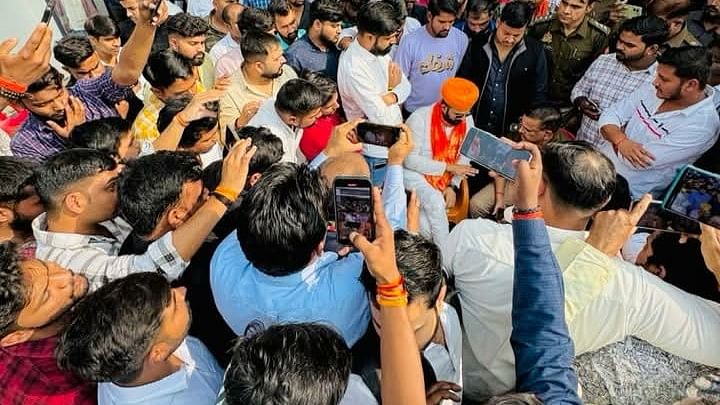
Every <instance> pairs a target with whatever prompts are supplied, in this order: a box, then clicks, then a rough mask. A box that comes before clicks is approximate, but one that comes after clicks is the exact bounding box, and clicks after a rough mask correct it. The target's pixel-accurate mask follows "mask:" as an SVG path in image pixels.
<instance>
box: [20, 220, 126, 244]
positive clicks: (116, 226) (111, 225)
mask: <svg viewBox="0 0 720 405" xmlns="http://www.w3.org/2000/svg"><path fill="white" fill-rule="evenodd" d="M102 226H103V227H104V228H106V229H107V230H108V231H109V232H110V233H111V234H112V235H114V237H113V238H108V237H107V236H102V235H81V234H78V233H63V232H50V231H48V230H47V229H48V226H47V213H42V214H40V215H39V216H38V217H37V218H35V220H33V222H32V229H33V235H35V240H36V241H37V242H38V243H39V244H40V243H41V244H44V245H48V246H51V247H55V248H60V249H82V248H86V247H88V245H89V244H91V243H113V244H120V243H121V242H122V239H123V234H125V235H124V236H127V234H129V230H128V229H130V228H126V227H129V225H127V223H125V222H121V221H119V218H117V219H114V220H110V221H106V222H103V223H102ZM126 231H127V233H125V232H126Z"/></svg>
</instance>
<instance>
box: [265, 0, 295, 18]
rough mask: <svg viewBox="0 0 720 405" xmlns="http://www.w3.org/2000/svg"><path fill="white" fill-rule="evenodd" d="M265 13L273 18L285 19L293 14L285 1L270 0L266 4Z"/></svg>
mask: <svg viewBox="0 0 720 405" xmlns="http://www.w3.org/2000/svg"><path fill="white" fill-rule="evenodd" d="M267 11H268V12H269V13H270V14H272V16H273V17H275V16H277V15H279V16H281V17H287V16H289V15H290V13H293V12H294V11H293V9H292V7H290V3H288V1H287V0H272V1H271V2H270V4H268V8H267Z"/></svg>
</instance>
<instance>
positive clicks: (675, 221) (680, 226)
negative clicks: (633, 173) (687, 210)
mask: <svg viewBox="0 0 720 405" xmlns="http://www.w3.org/2000/svg"><path fill="white" fill-rule="evenodd" d="M637 203H638V201H633V203H632V205H633V206H635V204H637ZM637 227H638V228H640V229H647V230H651V231H662V232H675V233H686V234H689V235H699V234H700V225H698V223H697V222H696V221H693V220H691V219H688V218H683V217H681V216H679V215H676V214H673V213H672V212H670V211H666V210H665V209H663V207H662V201H653V202H651V203H650V205H649V206H648V209H647V211H645V213H644V214H643V216H642V217H640V220H639V221H638V224H637Z"/></svg>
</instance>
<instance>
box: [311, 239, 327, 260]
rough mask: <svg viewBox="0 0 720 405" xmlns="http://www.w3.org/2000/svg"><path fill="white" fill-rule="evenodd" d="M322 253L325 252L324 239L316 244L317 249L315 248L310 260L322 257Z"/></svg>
mask: <svg viewBox="0 0 720 405" xmlns="http://www.w3.org/2000/svg"><path fill="white" fill-rule="evenodd" d="M324 251H325V238H323V240H322V241H321V242H320V243H318V245H317V247H315V251H313V257H312V259H311V260H314V259H315V257H316V256H317V257H320V256H322V254H323V253H324Z"/></svg>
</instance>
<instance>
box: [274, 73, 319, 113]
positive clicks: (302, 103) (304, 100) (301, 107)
mask: <svg viewBox="0 0 720 405" xmlns="http://www.w3.org/2000/svg"><path fill="white" fill-rule="evenodd" d="M323 104H324V100H323V96H322V93H320V90H318V88H317V87H315V85H314V84H312V83H310V82H309V81H307V80H303V79H292V80H290V81H288V82H286V83H285V84H283V85H282V87H280V90H279V91H278V94H277V98H275V108H276V109H278V110H279V111H282V112H284V113H288V114H293V115H295V116H298V117H303V116H305V115H308V114H310V113H311V112H312V111H313V110H315V109H317V108H320V107H322V105H323Z"/></svg>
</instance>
